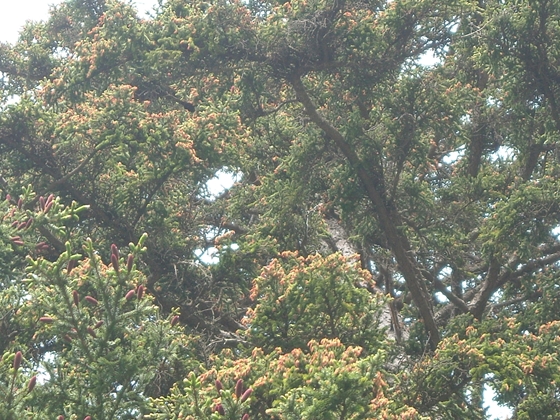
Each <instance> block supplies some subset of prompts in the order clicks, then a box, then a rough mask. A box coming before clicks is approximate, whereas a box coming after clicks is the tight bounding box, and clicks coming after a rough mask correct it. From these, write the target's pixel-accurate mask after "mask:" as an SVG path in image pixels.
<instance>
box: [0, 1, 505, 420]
mask: <svg viewBox="0 0 560 420" xmlns="http://www.w3.org/2000/svg"><path fill="white" fill-rule="evenodd" d="M8 1H9V0H4V4H3V5H2V13H0V42H10V43H15V42H16V41H17V39H18V33H19V30H20V29H21V28H22V27H23V25H25V22H26V21H28V20H31V21H38V20H45V19H47V18H48V13H49V6H50V5H52V4H58V3H61V1H62V0H12V1H9V3H8ZM132 2H133V3H134V4H136V6H137V8H138V9H139V10H140V12H147V11H151V10H152V9H153V6H154V5H155V4H157V0H133V1H132ZM216 180H217V182H220V183H222V182H223V179H220V178H216ZM228 183H229V182H228ZM222 188H223V186H222ZM490 398H491V393H486V395H485V399H486V400H487V404H488V405H490V410H489V415H490V418H492V419H494V418H501V419H505V418H507V416H508V414H510V413H509V410H506V409H503V408H501V407H498V406H497V405H496V404H495V403H493V402H492V401H489V399H490Z"/></svg>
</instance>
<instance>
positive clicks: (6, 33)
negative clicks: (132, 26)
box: [0, 0, 157, 43]
mask: <svg viewBox="0 0 560 420" xmlns="http://www.w3.org/2000/svg"><path fill="white" fill-rule="evenodd" d="M60 2H61V0H11V1H3V3H4V4H2V13H0V41H1V42H10V43H14V42H16V41H17V38H18V33H19V30H20V29H21V27H22V26H23V25H24V24H25V22H26V21H28V20H33V21H37V20H45V19H47V17H48V15H49V7H50V6H51V5H52V4H58V3H60ZM133 3H134V4H136V5H137V7H138V8H139V9H140V10H141V11H143V12H145V11H148V10H151V9H152V8H153V5H155V4H157V0H134V1H133Z"/></svg>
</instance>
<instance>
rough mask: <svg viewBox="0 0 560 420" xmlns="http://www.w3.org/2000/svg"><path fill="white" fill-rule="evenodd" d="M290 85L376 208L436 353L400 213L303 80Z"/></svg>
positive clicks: (427, 304)
mask: <svg viewBox="0 0 560 420" xmlns="http://www.w3.org/2000/svg"><path fill="white" fill-rule="evenodd" d="M289 82H290V83H291V85H292V87H293V89H294V91H295V92H296V96H297V99H298V100H299V102H301V103H302V105H303V106H304V109H305V112H306V113H307V115H308V116H309V118H310V119H311V121H313V122H314V123H315V124H316V125H317V126H318V127H319V128H320V129H321V130H323V131H324V132H325V135H326V136H327V137H328V138H329V139H330V140H332V141H333V142H334V143H335V144H336V145H337V147H338V148H339V149H340V151H341V152H342V153H343V154H344V156H345V157H346V159H347V160H348V163H349V164H350V165H351V166H352V167H353V168H354V170H355V171H356V173H357V175H358V177H359V178H360V181H361V182H362V184H363V186H364V188H365V190H366V194H367V196H368V198H369V199H370V201H371V203H372V204H373V205H374V207H375V211H376V216H377V219H378V220H379V224H380V226H381V228H382V229H383V231H384V233H385V236H386V237H387V241H388V243H389V246H390V248H391V250H392V251H393V254H394V255H395V259H396V260H397V263H398V264H399V268H400V269H401V271H402V274H403V277H404V279H405V281H406V284H407V286H408V288H409V289H410V291H411V293H412V297H413V300H414V303H415V304H416V306H417V307H418V310H419V311H420V316H421V317H422V320H423V321H424V325H425V327H426V330H427V332H428V334H429V335H430V345H431V347H432V349H435V348H436V347H437V344H438V343H439V331H438V328H437V326H436V323H435V320H434V314H433V308H432V304H431V297H430V295H429V293H428V291H427V289H426V285H425V284H424V278H423V276H422V273H421V271H420V269H419V267H418V266H417V265H416V263H415V261H414V258H413V252H412V249H411V246H410V243H409V242H408V238H406V236H404V235H403V234H402V233H401V232H400V231H399V229H398V226H401V225H402V223H401V221H400V217H399V215H398V213H397V212H396V211H394V210H393V211H392V210H391V209H390V208H389V207H388V206H387V204H386V202H385V197H384V196H383V194H382V192H381V191H380V188H381V186H380V185H379V184H376V182H375V180H374V178H375V176H374V175H375V174H372V173H371V171H368V170H366V167H365V165H364V164H363V162H362V161H361V160H360V158H359V157H358V155H357V154H356V151H355V150H354V149H353V148H352V147H351V146H350V145H349V144H348V142H347V141H346V139H345V138H344V136H343V135H342V134H341V133H340V132H339V131H338V130H337V129H336V128H335V127H333V126H332V125H331V124H330V123H329V122H328V121H327V120H326V119H325V118H323V117H322V116H321V115H320V114H319V112H318V111H317V108H316V107H315V105H314V104H313V101H312V100H311V98H310V97H309V95H308V94H307V91H306V89H305V87H304V86H303V83H302V81H301V78H300V76H299V75H297V76H294V77H292V78H291V80H289Z"/></svg>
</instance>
